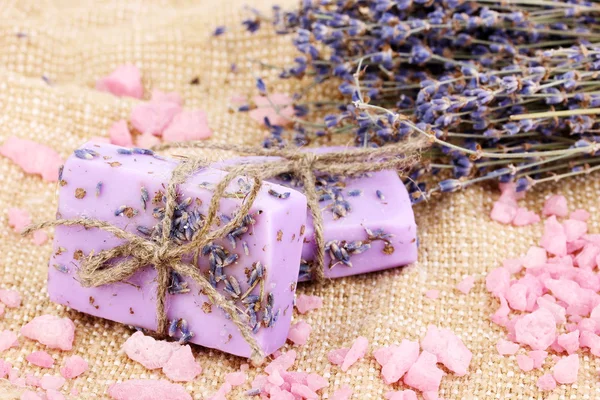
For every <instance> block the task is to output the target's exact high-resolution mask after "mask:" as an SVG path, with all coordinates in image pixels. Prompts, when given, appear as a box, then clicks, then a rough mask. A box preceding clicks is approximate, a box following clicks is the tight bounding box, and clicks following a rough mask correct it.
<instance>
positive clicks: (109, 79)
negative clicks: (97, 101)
mask: <svg viewBox="0 0 600 400" xmlns="http://www.w3.org/2000/svg"><path fill="white" fill-rule="evenodd" d="M96 90H99V91H101V92H109V93H112V94H114V95H115V96H119V97H121V96H128V97H133V98H136V99H141V98H142V97H144V86H143V85H142V74H141V73H140V70H139V69H138V68H137V67H136V66H135V65H132V64H126V65H121V66H120V67H117V69H115V70H114V71H113V72H111V73H110V75H108V76H105V77H104V78H100V79H98V80H97V81H96Z"/></svg>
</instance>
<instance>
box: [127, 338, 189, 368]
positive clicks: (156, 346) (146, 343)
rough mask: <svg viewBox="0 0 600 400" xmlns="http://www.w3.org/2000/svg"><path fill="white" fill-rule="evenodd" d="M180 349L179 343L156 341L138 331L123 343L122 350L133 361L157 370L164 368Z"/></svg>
mask: <svg viewBox="0 0 600 400" xmlns="http://www.w3.org/2000/svg"><path fill="white" fill-rule="evenodd" d="M180 347H181V346H180V345H179V344H177V343H172V342H166V341H164V340H156V339H154V338H153V337H150V336H146V335H144V334H143V333H142V332H140V331H137V332H135V333H134V334H133V335H131V336H130V337H129V338H128V339H127V340H126V341H125V343H123V346H122V347H121V349H122V350H123V351H124V352H125V354H127V356H128V357H129V358H131V359H132V360H133V361H137V362H139V363H140V364H142V365H143V366H144V367H146V368H148V369H156V368H162V367H164V366H165V365H166V364H167V362H168V361H169V359H170V358H171V356H172V355H173V353H175V352H176V351H177V350H178V349H179V348H180Z"/></svg>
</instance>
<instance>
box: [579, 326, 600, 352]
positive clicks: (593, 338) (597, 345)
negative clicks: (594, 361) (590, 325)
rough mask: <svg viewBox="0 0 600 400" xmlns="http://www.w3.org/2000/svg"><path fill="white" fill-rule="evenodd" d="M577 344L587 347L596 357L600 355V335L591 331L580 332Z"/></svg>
mask: <svg viewBox="0 0 600 400" xmlns="http://www.w3.org/2000/svg"><path fill="white" fill-rule="evenodd" d="M579 346H581V347H587V348H589V349H590V353H592V354H593V355H595V356H596V357H598V356H600V336H598V335H596V334H595V333H593V332H589V331H583V332H581V334H580V337H579Z"/></svg>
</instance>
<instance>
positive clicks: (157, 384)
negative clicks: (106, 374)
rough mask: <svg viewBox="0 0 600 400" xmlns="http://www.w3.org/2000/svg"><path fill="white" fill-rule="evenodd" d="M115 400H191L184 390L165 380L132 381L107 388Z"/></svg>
mask: <svg viewBox="0 0 600 400" xmlns="http://www.w3.org/2000/svg"><path fill="white" fill-rule="evenodd" d="M108 395H109V396H110V397H112V398H113V399H115V400H192V396H191V395H190V394H189V393H188V392H186V390H185V389H184V388H183V387H181V386H180V385H177V384H175V383H171V382H169V381H167V380H162V379H160V380H154V379H152V380H150V379H132V380H129V381H125V382H122V383H115V384H113V385H112V386H111V387H109V388H108Z"/></svg>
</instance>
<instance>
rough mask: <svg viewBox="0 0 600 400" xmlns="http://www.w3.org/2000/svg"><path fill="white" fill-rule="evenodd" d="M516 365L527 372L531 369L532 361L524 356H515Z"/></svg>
mask: <svg viewBox="0 0 600 400" xmlns="http://www.w3.org/2000/svg"><path fill="white" fill-rule="evenodd" d="M517 365H519V368H521V370H522V371H524V372H529V371H531V370H532V369H533V359H532V358H531V357H528V356H526V355H525V354H517Z"/></svg>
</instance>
